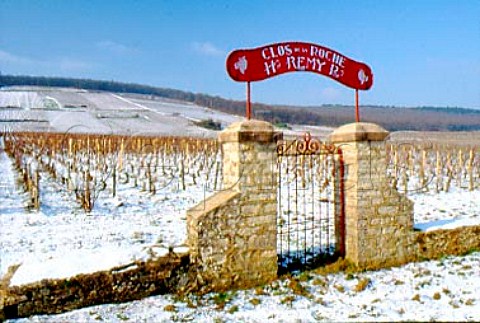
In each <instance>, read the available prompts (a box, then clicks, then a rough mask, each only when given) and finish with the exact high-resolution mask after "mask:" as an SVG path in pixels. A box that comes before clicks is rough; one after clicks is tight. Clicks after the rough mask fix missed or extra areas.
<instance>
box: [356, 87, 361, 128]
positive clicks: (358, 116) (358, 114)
mask: <svg viewBox="0 0 480 323" xmlns="http://www.w3.org/2000/svg"><path fill="white" fill-rule="evenodd" d="M355 121H356V122H360V111H359V109H358V89H355Z"/></svg>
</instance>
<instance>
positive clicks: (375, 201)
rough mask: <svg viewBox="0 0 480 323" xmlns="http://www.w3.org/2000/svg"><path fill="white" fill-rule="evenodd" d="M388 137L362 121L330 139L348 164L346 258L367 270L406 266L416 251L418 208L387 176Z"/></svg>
mask: <svg viewBox="0 0 480 323" xmlns="http://www.w3.org/2000/svg"><path fill="white" fill-rule="evenodd" d="M388 134H389V133H388V131H386V130H385V129H383V128H382V127H380V126H378V125H375V124H371V123H363V122H359V123H353V124H348V125H345V126H342V127H340V128H338V129H337V130H335V131H334V132H333V133H332V135H331V137H330V140H331V141H332V142H333V143H335V144H336V145H337V146H338V148H340V149H341V150H342V152H343V158H344V164H345V184H344V187H345V217H346V218H345V238H346V241H345V253H346V254H345V257H346V258H347V259H348V260H350V261H352V262H353V263H354V264H356V265H357V266H359V267H361V268H378V267H384V266H390V265H396V264H401V263H404V262H406V261H407V259H408V258H409V257H410V255H411V254H412V252H413V250H412V236H411V233H412V229H413V203H412V202H411V201H410V200H409V199H408V198H406V197H405V196H404V195H402V194H400V193H398V191H397V190H396V189H395V188H392V187H391V185H390V182H389V179H388V178H387V176H386V169H387V165H386V158H385V154H386V149H385V138H386V137H387V136H388Z"/></svg>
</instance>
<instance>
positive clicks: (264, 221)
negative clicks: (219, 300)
mask: <svg viewBox="0 0 480 323" xmlns="http://www.w3.org/2000/svg"><path fill="white" fill-rule="evenodd" d="M219 141H220V143H221V145H222V150H223V167H222V168H223V186H222V187H223V188H224V189H223V190H222V191H219V192H217V193H216V194H214V195H213V196H212V197H210V198H208V199H206V200H205V201H203V202H201V203H200V204H198V205H197V206H195V207H194V208H192V209H190V210H188V211H187V231H188V245H189V248H190V259H191V262H192V263H193V264H194V265H195V267H196V268H197V272H198V274H197V280H198V283H199V284H200V285H202V286H204V287H207V289H210V290H217V291H218V290H226V289H229V288H232V287H233V288H244V287H250V286H255V285H261V284H265V283H268V282H269V281H271V280H273V279H275V278H276V276H277V239H276V238H277V227H276V225H277V223H276V220H277V183H276V181H277V178H276V175H275V173H276V138H275V136H274V131H273V126H272V125H271V124H269V123H267V122H263V121H258V120H248V121H244V122H237V123H234V124H232V125H231V126H230V127H228V128H227V129H225V130H224V131H222V132H221V133H220V135H219Z"/></svg>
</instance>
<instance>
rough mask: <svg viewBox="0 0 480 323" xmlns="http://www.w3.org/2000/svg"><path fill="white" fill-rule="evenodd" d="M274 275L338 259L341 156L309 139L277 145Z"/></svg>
mask: <svg viewBox="0 0 480 323" xmlns="http://www.w3.org/2000/svg"><path fill="white" fill-rule="evenodd" d="M277 158H278V160H277V166H278V211H277V251H278V266H279V272H285V271H292V270H299V269H303V268H312V267H314V266H317V265H319V264H322V263H324V262H325V261H327V260H330V259H332V258H336V257H337V256H339V255H343V254H344V250H345V248H344V228H345V226H344V203H343V198H344V197H343V190H344V188H343V185H344V183H343V175H344V165H343V158H342V151H341V150H340V149H339V148H337V147H335V146H334V145H332V144H327V143H324V142H321V141H320V140H317V139H315V138H312V137H311V135H310V133H306V134H305V135H304V136H303V138H300V139H295V140H280V141H278V142H277Z"/></svg>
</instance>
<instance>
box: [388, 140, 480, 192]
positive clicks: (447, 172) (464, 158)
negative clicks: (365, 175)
mask: <svg viewBox="0 0 480 323" xmlns="http://www.w3.org/2000/svg"><path fill="white" fill-rule="evenodd" d="M387 165H388V170H387V172H388V175H389V176H390V177H391V178H392V182H393V185H394V186H396V187H397V189H398V190H399V191H403V192H407V193H409V192H410V193H411V192H417V193H425V192H435V193H439V192H449V191H451V190H452V189H462V190H469V191H473V190H476V189H479V188H480V153H479V149H478V147H474V146H460V145H448V144H439V143H415V144H413V143H393V142H392V143H388V144H387Z"/></svg>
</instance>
